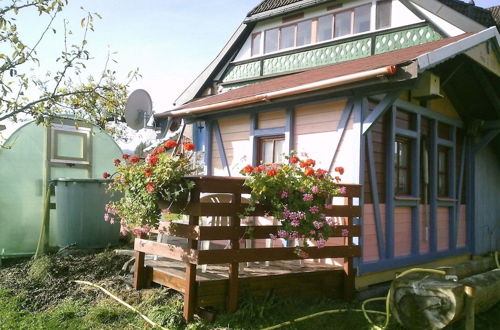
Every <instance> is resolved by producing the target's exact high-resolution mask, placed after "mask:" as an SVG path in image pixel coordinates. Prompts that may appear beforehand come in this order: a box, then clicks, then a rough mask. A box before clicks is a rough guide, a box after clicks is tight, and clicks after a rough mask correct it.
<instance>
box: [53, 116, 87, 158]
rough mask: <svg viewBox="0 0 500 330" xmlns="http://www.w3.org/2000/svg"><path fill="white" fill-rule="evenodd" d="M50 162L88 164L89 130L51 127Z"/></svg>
mask: <svg viewBox="0 0 500 330" xmlns="http://www.w3.org/2000/svg"><path fill="white" fill-rule="evenodd" d="M50 139H51V143H50V161H51V162H54V163H68V164H84V165H87V164H90V129H89V128H78V129H76V128H75V127H72V126H68V125H52V127H51V134H50Z"/></svg>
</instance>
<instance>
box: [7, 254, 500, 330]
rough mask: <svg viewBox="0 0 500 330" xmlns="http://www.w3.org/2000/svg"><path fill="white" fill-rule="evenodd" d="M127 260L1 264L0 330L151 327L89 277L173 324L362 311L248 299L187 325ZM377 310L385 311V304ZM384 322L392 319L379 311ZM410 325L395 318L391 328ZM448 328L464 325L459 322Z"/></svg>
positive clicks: (268, 321) (242, 323)
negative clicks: (129, 282) (124, 272)
mask: <svg viewBox="0 0 500 330" xmlns="http://www.w3.org/2000/svg"><path fill="white" fill-rule="evenodd" d="M124 260H125V259H123V258H121V259H120V257H118V256H116V255H115V254H113V253H110V252H109V251H108V252H104V253H100V254H95V255H83V256H67V257H60V256H51V257H43V258H40V259H38V260H36V261H33V260H23V261H19V262H11V263H10V264H9V265H7V267H5V268H2V269H0V330H4V329H5V330H11V329H76V330H80V329H81V330H84V329H125V330H127V329H144V328H147V327H149V325H148V324H147V323H146V322H145V321H144V320H143V319H142V318H141V317H140V316H139V315H137V314H136V313H134V312H132V311H130V310H128V309H127V308H125V307H124V306H122V305H120V304H119V303H117V302H116V301H114V300H113V299H111V298H110V297H108V296H106V295H104V294H103V293H101V292H100V291H99V290H97V289H95V288H93V287H89V286H82V285H77V284H74V283H72V282H71V281H72V280H73V279H81V280H88V281H90V282H93V283H96V284H99V285H101V286H103V287H105V288H106V289H108V290H109V291H111V292H113V293H114V294H116V295H117V296H119V297H120V298H122V299H123V300H125V301H126V302H127V303H129V304H131V305H132V306H134V307H136V308H137V309H139V310H140V311H141V312H143V313H144V314H145V315H147V316H148V317H149V318H150V319H152V320H153V321H154V322H156V323H157V324H160V325H162V326H163V327H165V328H167V329H262V328H265V327H270V326H273V325H276V324H280V323H283V322H286V321H290V320H294V319H297V318H301V317H304V316H307V315H311V314H314V313H318V312H323V311H327V310H332V309H354V308H359V304H355V303H353V304H347V303H344V302H341V301H334V300H330V299H311V298H310V299H304V298H299V297H295V298H281V297H277V296H275V295H273V294H272V293H270V294H268V295H267V296H266V297H251V296H245V295H244V296H243V297H242V299H241V300H240V302H239V310H238V311H237V312H236V313H234V314H232V315H227V314H219V315H217V318H216V321H215V322H214V323H207V322H204V321H200V320H197V321H195V322H193V323H190V324H189V325H186V324H185V323H184V320H183V316H182V305H183V298H182V296H181V295H180V294H178V293H176V292H174V291H173V290H168V289H165V288H153V289H147V290H141V291H135V290H133V289H131V288H127V286H126V281H124V279H123V278H122V277H121V275H117V274H118V273H119V270H120V268H121V265H122V264H123V261H124ZM370 308H375V309H378V310H383V308H384V306H383V303H378V302H377V303H374V304H373V305H370ZM375 319H376V320H377V322H378V323H379V324H383V322H384V317H383V316H382V317H379V316H376V317H375ZM498 324H500V303H499V304H497V305H496V306H494V307H493V308H492V309H490V310H489V311H488V312H486V313H482V314H478V315H476V329H481V330H483V329H486V330H488V329H492V330H493V329H497V328H498ZM282 329H304V330H305V329H346V330H358V329H360V330H363V329H367V330H368V329H373V327H372V326H371V325H370V324H369V323H368V322H367V321H366V320H365V318H364V316H363V314H362V313H359V312H354V311H350V312H345V313H344V312H343V313H335V314H327V315H322V316H317V317H312V318H309V319H308V320H306V321H303V322H295V323H293V324H291V325H288V326H286V327H283V328H282ZM388 329H392V330H396V329H402V328H401V327H400V326H399V325H398V324H397V323H396V322H395V321H394V320H391V323H390V324H389V328H388ZM447 329H448V330H458V329H464V322H463V321H459V322H457V323H455V324H453V325H451V326H449V327H448V328H447Z"/></svg>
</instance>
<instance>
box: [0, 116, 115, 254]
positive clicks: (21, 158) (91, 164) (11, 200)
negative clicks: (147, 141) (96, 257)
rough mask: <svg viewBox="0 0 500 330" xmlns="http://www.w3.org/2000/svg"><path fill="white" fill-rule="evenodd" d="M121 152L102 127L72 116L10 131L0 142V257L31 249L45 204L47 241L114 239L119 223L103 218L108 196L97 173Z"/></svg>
mask: <svg viewBox="0 0 500 330" xmlns="http://www.w3.org/2000/svg"><path fill="white" fill-rule="evenodd" d="M121 154H122V152H121V149H120V147H119V146H118V145H117V144H116V142H115V141H114V140H113V139H112V137H111V136H110V135H108V134H107V133H106V132H104V131H103V130H102V129H100V128H99V127H97V126H93V125H90V124H87V123H84V122H80V121H77V122H75V120H73V119H57V120H54V121H53V122H52V123H51V125H50V126H43V125H36V123H35V122H29V123H27V124H25V125H23V126H21V127H20V128H18V129H17V130H16V131H14V132H13V133H12V134H11V135H10V136H9V137H8V138H7V140H6V141H5V143H4V144H3V148H0V259H2V258H9V257H17V256H25V255H32V254H34V253H35V251H36V248H37V243H38V240H39V237H40V229H41V224H42V218H43V215H44V212H45V207H46V205H50V211H49V212H50V225H49V226H48V233H49V242H50V245H51V246H65V245H66V244H67V243H68V242H74V243H77V245H82V246H81V247H84V248H85V247H96V248H97V247H105V246H106V245H107V244H109V243H114V242H116V241H117V240H118V238H119V225H117V224H116V225H115V226H111V225H110V224H109V223H106V222H104V220H103V215H104V204H105V203H106V202H107V201H108V200H109V198H110V196H108V195H107V194H106V193H105V192H104V191H105V188H106V181H105V180H100V179H99V178H101V177H102V173H103V172H106V171H107V172H111V173H112V172H113V159H114V158H120V156H121ZM49 185H50V186H51V187H53V189H51V192H50V194H51V197H50V203H45V201H46V198H45V197H46V194H47V192H48V187H49ZM58 194H59V195H58ZM96 196H99V197H97V198H96ZM61 201H63V202H61ZM82 236H88V237H82ZM90 236H92V237H90Z"/></svg>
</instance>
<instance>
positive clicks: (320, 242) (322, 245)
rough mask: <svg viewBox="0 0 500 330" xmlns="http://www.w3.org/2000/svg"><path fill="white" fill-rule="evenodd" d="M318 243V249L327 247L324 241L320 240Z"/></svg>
mask: <svg viewBox="0 0 500 330" xmlns="http://www.w3.org/2000/svg"><path fill="white" fill-rule="evenodd" d="M316 243H317V246H318V248H323V247H325V244H326V241H325V240H324V239H320V240H318V241H317V242H316Z"/></svg>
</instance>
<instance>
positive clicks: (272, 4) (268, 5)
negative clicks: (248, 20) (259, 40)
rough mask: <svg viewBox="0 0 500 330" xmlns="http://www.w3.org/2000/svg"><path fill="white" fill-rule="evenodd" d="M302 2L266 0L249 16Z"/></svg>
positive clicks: (298, 0) (295, 0)
mask: <svg viewBox="0 0 500 330" xmlns="http://www.w3.org/2000/svg"><path fill="white" fill-rule="evenodd" d="M301 1H302V0H264V1H262V2H261V3H259V4H258V5H257V6H256V7H255V8H254V9H252V10H251V11H250V12H249V13H248V15H247V16H252V15H255V14H259V13H262V12H265V11H268V10H272V9H276V8H280V7H283V6H286V5H291V4H292V3H296V2H301Z"/></svg>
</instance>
